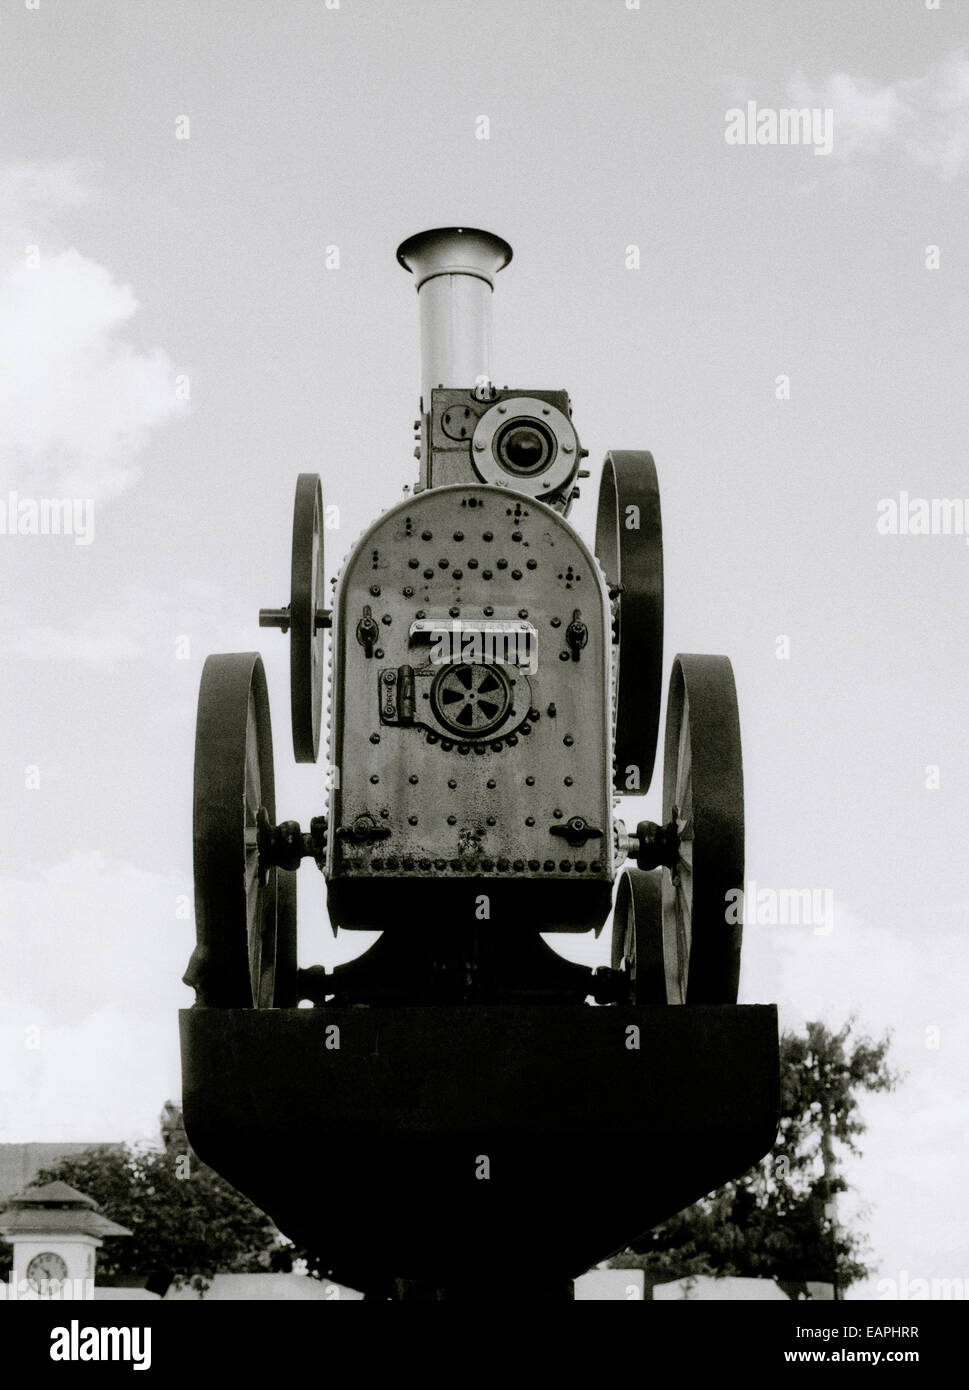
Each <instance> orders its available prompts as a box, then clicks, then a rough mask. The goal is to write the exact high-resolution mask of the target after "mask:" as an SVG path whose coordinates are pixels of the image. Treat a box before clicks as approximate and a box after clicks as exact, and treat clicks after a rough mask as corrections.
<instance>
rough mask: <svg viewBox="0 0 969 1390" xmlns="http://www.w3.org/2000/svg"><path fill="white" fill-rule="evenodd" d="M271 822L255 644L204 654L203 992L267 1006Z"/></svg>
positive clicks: (198, 854)
mask: <svg viewBox="0 0 969 1390" xmlns="http://www.w3.org/2000/svg"><path fill="white" fill-rule="evenodd" d="M260 809H263V810H264V811H265V814H266V815H267V816H268V817H269V820H270V821H271V822H272V823H274V822H275V817H276V798H275V786H274V777H273V760H272V732H271V727H270V720H269V697H268V692H267V689H266V676H265V671H264V669H263V664H262V659H261V658H260V656H259V655H258V653H255V652H245V653H241V654H233V655H223V656H210V657H209V658H208V660H207V661H206V663H205V666H204V668H203V671H202V682H201V687H200V689H199V707H198V721H197V726H196V740H195V792H194V835H193V839H194V861H195V916H196V931H197V936H198V948H197V951H196V960H195V965H194V973H195V977H196V978H195V979H193V983H196V984H197V987H198V988H199V990H200V994H201V996H202V1002H204V1003H206V1004H211V1005H220V1006H223V1007H231V1008H253V1007H254V1008H271V1007H272V1006H273V1004H274V1002H275V992H276V979H275V977H276V917H277V886H278V885H277V870H276V869H275V868H270V869H269V870H268V872H264V873H260V869H259V851H258V845H257V834H258V824H257V821H258V815H259V812H260Z"/></svg>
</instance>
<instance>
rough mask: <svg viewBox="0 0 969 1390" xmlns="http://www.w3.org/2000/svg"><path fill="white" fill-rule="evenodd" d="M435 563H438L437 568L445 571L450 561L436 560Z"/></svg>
mask: <svg viewBox="0 0 969 1390" xmlns="http://www.w3.org/2000/svg"><path fill="white" fill-rule="evenodd" d="M437 563H438V566H439V567H440V568H441V569H442V570H446V569H447V567H448V565H449V564H450V561H449V560H444V559H441V560H438V562H437Z"/></svg>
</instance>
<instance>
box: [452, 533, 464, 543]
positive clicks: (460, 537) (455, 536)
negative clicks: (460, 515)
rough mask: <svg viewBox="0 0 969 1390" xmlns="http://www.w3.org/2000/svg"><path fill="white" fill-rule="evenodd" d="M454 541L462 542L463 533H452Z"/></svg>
mask: <svg viewBox="0 0 969 1390" xmlns="http://www.w3.org/2000/svg"><path fill="white" fill-rule="evenodd" d="M454 539H455V540H456V541H463V540H464V532H463V531H455V533H454Z"/></svg>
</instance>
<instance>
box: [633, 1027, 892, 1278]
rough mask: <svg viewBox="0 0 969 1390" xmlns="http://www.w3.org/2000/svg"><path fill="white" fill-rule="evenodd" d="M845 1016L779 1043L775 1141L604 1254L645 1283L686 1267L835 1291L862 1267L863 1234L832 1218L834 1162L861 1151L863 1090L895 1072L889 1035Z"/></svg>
mask: <svg viewBox="0 0 969 1390" xmlns="http://www.w3.org/2000/svg"><path fill="white" fill-rule="evenodd" d="M854 1027H855V1023H854V1020H853V1019H850V1020H849V1021H848V1022H847V1023H846V1024H845V1025H844V1027H843V1028H841V1030H840V1031H839V1032H837V1033H833V1032H831V1031H829V1030H828V1029H827V1028H825V1026H824V1024H822V1023H809V1024H808V1025H807V1032H806V1034H805V1035H803V1036H797V1035H795V1034H793V1033H785V1034H784V1035H783V1036H782V1038H781V1043H780V1063H781V1118H780V1129H779V1133H778V1137H777V1142H776V1144H775V1146H774V1149H773V1151H772V1153H770V1154H769V1155H768V1156H767V1158H766V1159H764V1160H763V1161H762V1162H761V1163H759V1164H757V1165H756V1166H755V1167H754V1168H751V1169H750V1170H749V1172H747V1173H745V1174H744V1175H743V1176H742V1177H740V1178H737V1179H736V1180H735V1181H733V1182H729V1183H727V1184H726V1186H724V1187H721V1188H719V1189H718V1190H717V1191H716V1192H712V1193H711V1194H710V1195H709V1196H707V1197H704V1198H703V1199H702V1200H701V1201H699V1202H697V1203H696V1204H695V1205H694V1206H692V1207H688V1208H687V1209H686V1210H685V1211H681V1212H679V1213H677V1215H676V1216H673V1217H671V1218H670V1220H668V1221H664V1222H663V1224H662V1225H660V1226H658V1227H656V1229H655V1230H654V1231H653V1232H652V1233H651V1234H650V1236H649V1237H647V1238H645V1239H644V1240H643V1241H641V1242H637V1247H638V1248H635V1249H629V1250H626V1251H624V1252H623V1253H622V1254H620V1255H617V1256H616V1257H615V1258H614V1259H613V1260H611V1261H610V1265H611V1267H612V1268H613V1269H642V1270H644V1271H645V1274H646V1281H647V1284H649V1285H652V1284H657V1283H665V1282H667V1281H670V1280H674V1279H683V1278H687V1277H689V1276H691V1275H699V1274H708V1275H720V1276H726V1275H740V1276H748V1277H759V1278H773V1279H777V1280H779V1281H781V1282H782V1283H791V1284H794V1285H804V1284H806V1283H807V1282H808V1281H818V1282H822V1283H829V1284H830V1283H834V1285H835V1289H836V1291H840V1290H843V1289H845V1288H847V1286H848V1285H849V1284H852V1283H855V1282H856V1281H857V1280H859V1279H863V1278H864V1277H865V1276H866V1275H867V1274H868V1272H869V1271H868V1268H867V1266H866V1265H865V1263H864V1258H863V1257H864V1256H865V1255H866V1253H867V1242H866V1241H865V1239H864V1236H863V1235H862V1234H861V1233H860V1232H859V1231H855V1230H850V1229H849V1228H848V1227H847V1226H845V1225H844V1224H842V1223H840V1222H839V1221H838V1220H837V1217H836V1211H835V1202H836V1198H837V1196H838V1194H839V1193H843V1192H846V1191H847V1190H848V1184H847V1183H846V1181H845V1179H844V1177H843V1175H842V1173H841V1171H840V1165H841V1162H842V1160H843V1157H844V1155H845V1154H846V1153H852V1154H857V1153H859V1152H860V1148H859V1144H858V1140H859V1138H860V1136H861V1135H862V1134H863V1133H864V1131H865V1126H864V1123H863V1122H862V1120H861V1116H860V1111H859V1100H860V1097H861V1096H862V1095H865V1094H870V1093H873V1092H876V1091H891V1090H893V1089H894V1088H895V1086H896V1085H897V1084H898V1081H899V1079H900V1078H899V1076H898V1075H897V1073H895V1072H894V1071H893V1070H892V1069H891V1068H890V1067H889V1065H888V1061H887V1057H888V1049H889V1045H890V1041H891V1038H890V1035H886V1036H885V1037H884V1038H882V1039H881V1040H879V1041H872V1039H871V1038H867V1037H857V1036H855V1035H854Z"/></svg>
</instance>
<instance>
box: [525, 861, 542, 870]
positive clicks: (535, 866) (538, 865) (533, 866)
mask: <svg viewBox="0 0 969 1390" xmlns="http://www.w3.org/2000/svg"><path fill="white" fill-rule="evenodd" d="M528 867H529V868H530V869H531V871H532V873H535V872H536V871H537V870H538V869H540V868H541V867H542V861H541V860H540V859H529V861H528Z"/></svg>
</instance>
